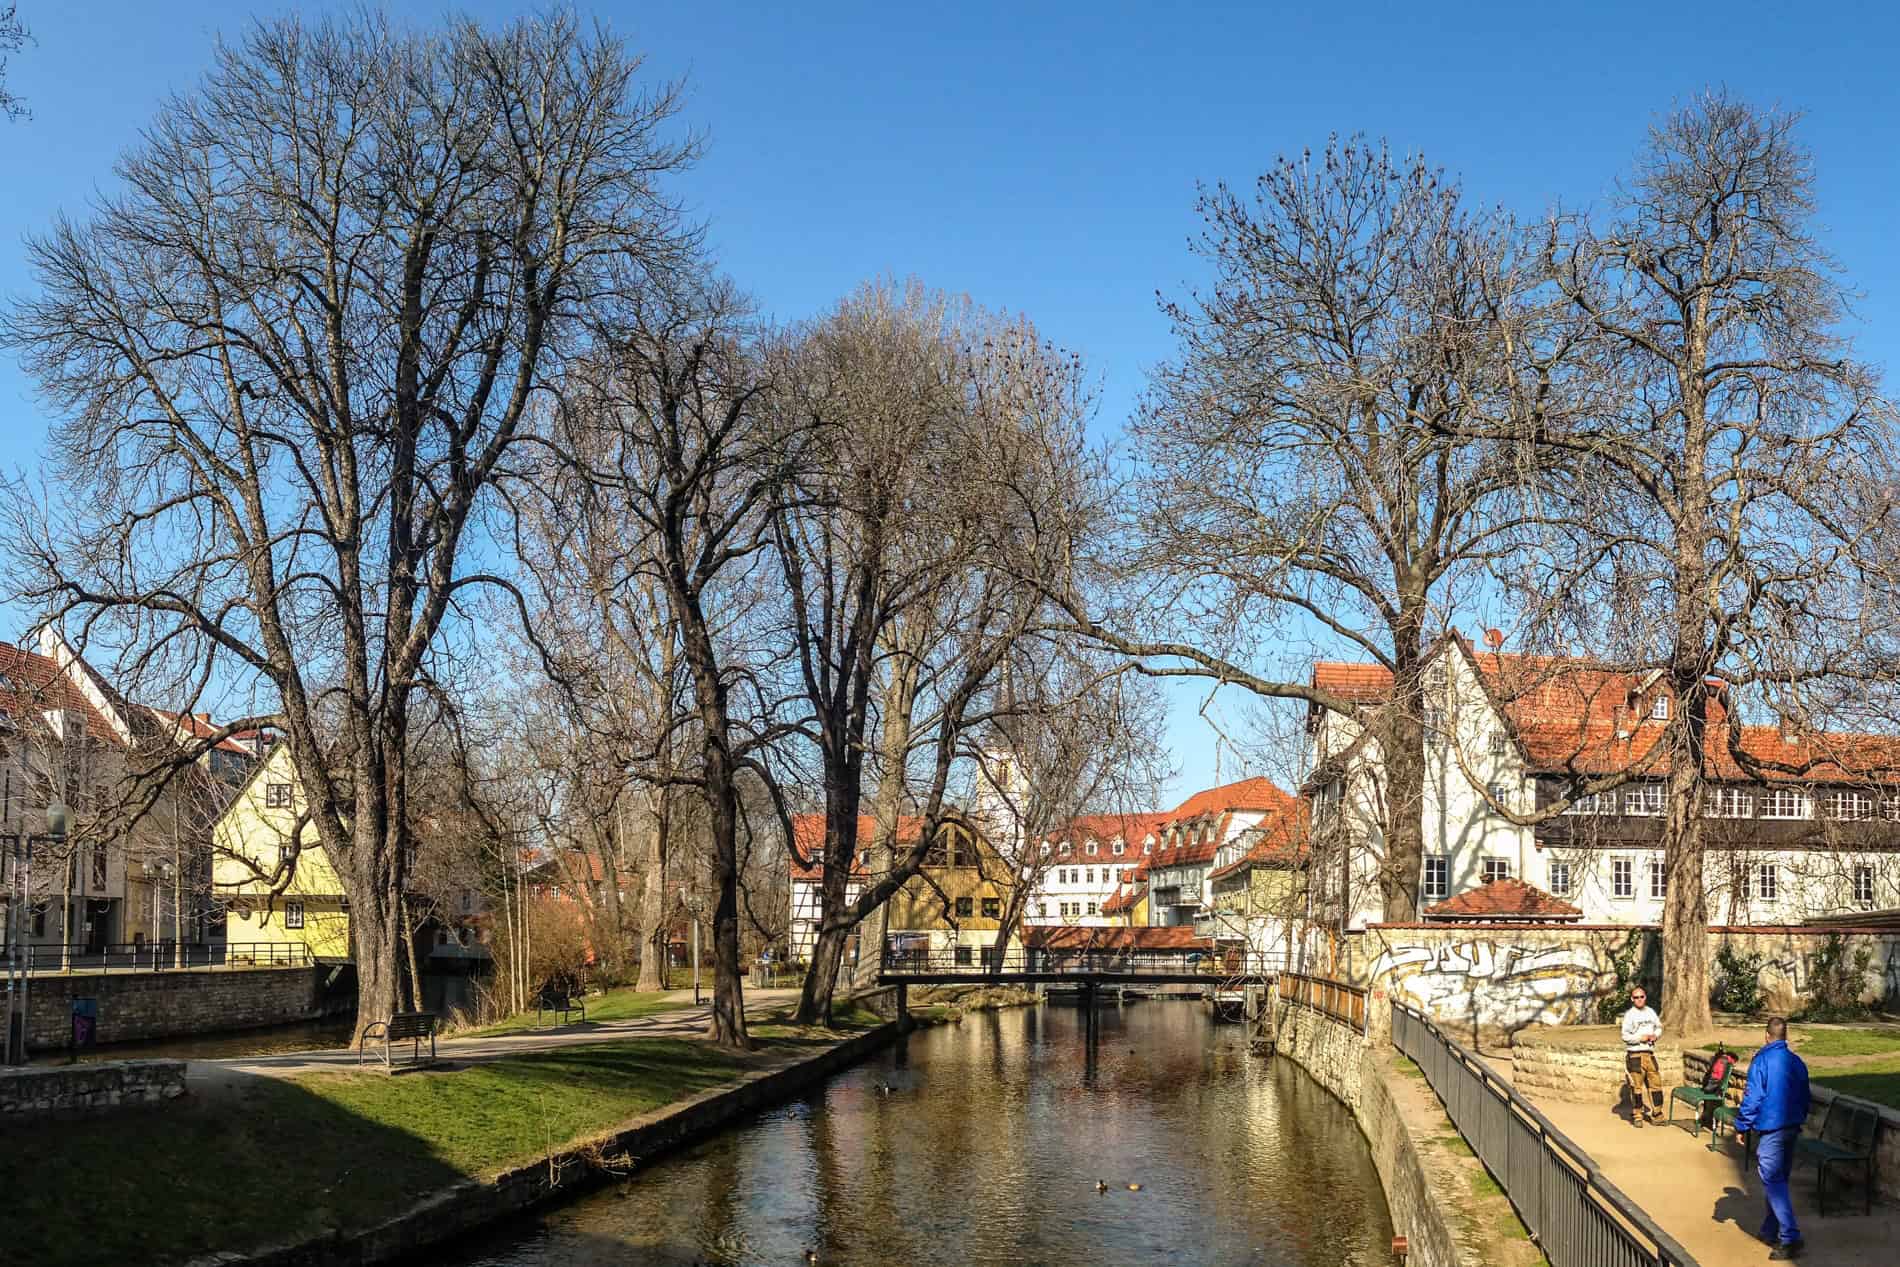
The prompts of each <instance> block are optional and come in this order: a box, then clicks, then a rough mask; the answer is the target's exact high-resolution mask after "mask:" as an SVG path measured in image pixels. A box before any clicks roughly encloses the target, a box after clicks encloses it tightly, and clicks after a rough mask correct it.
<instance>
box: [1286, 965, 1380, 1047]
mask: <svg viewBox="0 0 1900 1267" xmlns="http://www.w3.org/2000/svg"><path fill="white" fill-rule="evenodd" d="M1280 997H1281V998H1282V999H1285V1000H1286V1001H1288V1002H1289V1003H1298V1004H1301V1005H1302V1006H1305V1007H1310V1008H1312V1009H1313V1010H1314V1011H1316V1012H1322V1013H1324V1014H1325V1015H1327V1016H1330V1017H1332V1018H1333V1019H1334V1020H1336V1021H1339V1022H1340V1023H1342V1024H1345V1025H1350V1026H1352V1027H1353V1028H1354V1029H1356V1030H1358V1031H1359V1032H1360V1033H1362V1034H1363V1033H1365V1029H1366V992H1365V991H1364V990H1362V989H1360V988H1359V987H1358V986H1356V985H1347V984H1346V983H1345V982H1344V981H1334V980H1332V979H1331V978H1329V977H1309V976H1307V975H1305V974H1304V973H1299V972H1283V973H1281V974H1280Z"/></svg>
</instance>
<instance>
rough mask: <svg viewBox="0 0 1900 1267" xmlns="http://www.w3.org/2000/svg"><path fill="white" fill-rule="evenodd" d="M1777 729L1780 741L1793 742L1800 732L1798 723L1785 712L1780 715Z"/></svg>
mask: <svg viewBox="0 0 1900 1267" xmlns="http://www.w3.org/2000/svg"><path fill="white" fill-rule="evenodd" d="M1779 729H1780V731H1781V742H1783V743H1793V742H1794V741H1795V740H1796V739H1797V738H1799V737H1800V734H1801V727H1800V725H1799V723H1797V722H1796V721H1795V719H1794V718H1793V717H1792V716H1790V715H1789V714H1787V713H1783V714H1782V715H1781V725H1780V727H1779Z"/></svg>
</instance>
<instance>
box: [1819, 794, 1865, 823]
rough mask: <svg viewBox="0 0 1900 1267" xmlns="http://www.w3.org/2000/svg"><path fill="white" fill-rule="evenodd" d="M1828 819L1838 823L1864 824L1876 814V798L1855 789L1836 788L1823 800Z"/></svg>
mask: <svg viewBox="0 0 1900 1267" xmlns="http://www.w3.org/2000/svg"><path fill="white" fill-rule="evenodd" d="M1822 805H1823V806H1824V807H1825V809H1826V811H1827V816H1828V818H1829V819H1830V820H1831V821H1833V822H1837V823H1864V822H1866V821H1867V820H1868V819H1870V818H1872V817H1873V816H1874V813H1875V809H1874V798H1873V797H1871V796H1869V795H1868V794H1867V793H1865V792H1859V791H1856V790H1854V789H1853V788H1834V789H1832V790H1830V791H1829V792H1828V793H1827V795H1826V796H1825V797H1824V798H1823V800H1822Z"/></svg>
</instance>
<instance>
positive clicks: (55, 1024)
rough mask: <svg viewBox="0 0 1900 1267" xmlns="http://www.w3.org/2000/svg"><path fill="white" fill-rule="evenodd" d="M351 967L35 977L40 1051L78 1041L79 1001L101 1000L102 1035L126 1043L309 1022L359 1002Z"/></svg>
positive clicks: (97, 1037)
mask: <svg viewBox="0 0 1900 1267" xmlns="http://www.w3.org/2000/svg"><path fill="white" fill-rule="evenodd" d="M338 973H342V974H344V975H347V974H348V973H349V969H348V968H347V967H346V968H343V969H338V968H336V967H330V966H324V965H318V966H316V967H310V968H228V969H227V968H218V969H192V970H186V971H180V972H107V973H93V974H75V975H72V976H35V977H34V978H33V979H32V983H31V985H30V986H29V992H28V996H27V1001H28V1004H29V1007H30V1011H29V1014H28V1019H27V1026H28V1029H27V1043H28V1045H29V1046H30V1047H31V1049H32V1050H34V1051H41V1052H43V1051H58V1050H62V1049H64V1048H66V1047H69V1046H71V1044H72V1037H73V1024H72V1001H73V1000H74V999H76V998H83V999H93V1000H96V1001H97V1003H98V1007H99V1019H98V1028H97V1030H96V1031H95V1033H94V1041H95V1042H99V1043H124V1042H133V1041H137V1040H140V1039H148V1038H173V1037H176V1036H178V1035H182V1034H210V1033H216V1032H218V1031H220V1030H233V1029H251V1028H254V1027H257V1026H262V1025H282V1024H286V1023H288V1022H291V1021H308V1020H314V1019H316V1018H317V1017H320V1016H325V1015H331V1014H334V1013H337V1012H341V1011H347V1010H348V1009H350V1008H352V1007H354V1006H355V1003H356V999H355V991H354V980H355V978H354V976H353V975H347V980H343V979H341V978H339V979H337V980H335V981H333V980H332V977H333V974H338Z"/></svg>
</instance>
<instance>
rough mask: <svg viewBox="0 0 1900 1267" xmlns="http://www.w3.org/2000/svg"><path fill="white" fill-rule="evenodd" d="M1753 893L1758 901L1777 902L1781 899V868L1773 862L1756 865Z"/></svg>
mask: <svg viewBox="0 0 1900 1267" xmlns="http://www.w3.org/2000/svg"><path fill="white" fill-rule="evenodd" d="M1753 892H1754V896H1755V898H1756V899H1757V900H1759V901H1763V902H1776V901H1779V900H1780V899H1781V867H1780V866H1779V865H1777V864H1776V863H1773V862H1758V863H1756V864H1755V883H1754V886H1753Z"/></svg>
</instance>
